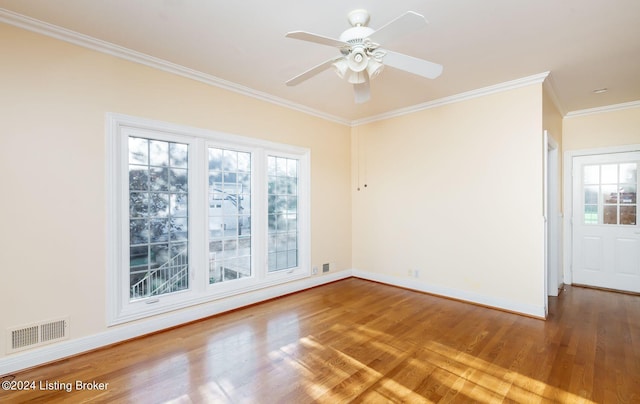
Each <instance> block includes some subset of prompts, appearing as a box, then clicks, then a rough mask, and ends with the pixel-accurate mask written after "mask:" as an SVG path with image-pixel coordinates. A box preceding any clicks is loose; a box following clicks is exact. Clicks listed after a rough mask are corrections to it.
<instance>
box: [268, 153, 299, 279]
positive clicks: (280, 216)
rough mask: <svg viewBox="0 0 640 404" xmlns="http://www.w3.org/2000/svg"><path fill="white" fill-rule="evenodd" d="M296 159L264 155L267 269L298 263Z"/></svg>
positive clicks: (286, 266) (283, 267) (291, 266)
mask: <svg viewBox="0 0 640 404" xmlns="http://www.w3.org/2000/svg"><path fill="white" fill-rule="evenodd" d="M298 163H299V162H298V160H297V159H290V158H285V157H274V156H269V157H268V158H267V172H268V173H269V180H268V184H267V189H268V198H267V201H268V211H269V217H268V232H269V243H268V252H269V255H268V261H269V262H268V265H267V266H268V270H269V271H270V272H273V271H279V270H283V269H288V268H294V267H296V266H298V250H297V245H298V227H297V214H298V188H297V183H298Z"/></svg>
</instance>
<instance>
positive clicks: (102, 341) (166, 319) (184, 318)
mask: <svg viewBox="0 0 640 404" xmlns="http://www.w3.org/2000/svg"><path fill="white" fill-rule="evenodd" d="M352 276H353V277H356V278H361V279H365V280H370V281H375V282H380V283H384V284H387V285H391V286H399V287H402V288H406V289H411V290H416V291H419V292H425V293H430V294H433V295H438V296H442V297H447V298H453V299H457V300H462V301H466V302H469V303H474V304H480V305H483V306H488V307H494V308H497V309H501V310H506V311H510V312H514V313H520V314H524V315H527V316H533V317H538V318H544V317H545V315H544V307H537V306H531V305H526V304H521V303H516V302H512V301H505V300H503V299H497V298H494V297H491V296H485V295H480V294H477V293H472V292H468V291H464V290H457V289H451V288H444V287H440V286H434V285H429V284H426V283H421V282H417V281H416V280H414V279H410V278H407V279H405V278H400V277H395V276H390V275H384V274H377V273H373V272H366V271H361V270H358V269H349V270H344V271H340V272H335V273H331V274H327V275H324V276H313V277H310V278H306V279H303V280H300V281H296V282H291V283H287V284H283V285H278V286H274V287H271V288H266V289H262V290H258V291H255V292H251V293H246V294H242V295H238V296H234V297H230V298H228V299H224V300H221V301H215V302H211V303H208V304H202V305H198V306H196V307H193V308H191V309H187V310H182V311H179V312H176V313H170V314H168V315H164V316H158V317H157V318H156V317H153V318H150V319H147V320H142V321H140V322H136V323H132V324H123V325H120V326H116V327H113V328H110V329H108V330H106V331H103V332H100V333H98V334H94V335H89V336H86V337H82V338H76V339H72V340H67V341H62V342H59V343H56V344H52V345H46V346H43V347H39V348H36V349H32V350H30V351H23V352H19V353H15V354H12V355H9V356H7V357H4V358H1V359H0V376H2V375H7V374H11V373H15V372H18V371H20V370H24V369H28V368H31V367H34V366H38V365H42V364H45V363H49V362H53V361H56V360H59V359H62V358H66V357H69V356H73V355H77V354H80V353H83V352H87V351H91V350H93V349H97V348H101V347H105V346H107V345H111V344H115V343H118V342H122V341H125V340H128V339H132V338H136V337H140V336H142V335H145V334H149V333H153V332H157V331H161V330H163V329H166V328H170V327H175V326H177V325H180V324H185V323H188V322H191V321H195V320H199V319H203V318H206V317H210V316H213V315H215V314H220V313H224V312H226V311H230V310H234V309H238V308H241V307H244V306H248V305H251V304H255V303H259V302H262V301H265V300H269V299H273V298H275V297H279V296H283V295H287V294H290V293H294V292H299V291H301V290H304V289H308V288H312V287H315V286H320V285H323V284H326V283H330V282H334V281H338V280H341V279H346V278H349V277H352Z"/></svg>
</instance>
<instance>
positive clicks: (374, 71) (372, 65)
mask: <svg viewBox="0 0 640 404" xmlns="http://www.w3.org/2000/svg"><path fill="white" fill-rule="evenodd" d="M382 70H384V65H383V64H382V63H380V62H378V61H377V60H375V59H373V58H371V59H369V64H368V65H367V74H368V75H369V79H373V78H375V77H377V76H378V75H379V74H380V73H381V72H382Z"/></svg>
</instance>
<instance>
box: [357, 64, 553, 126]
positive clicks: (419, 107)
mask: <svg viewBox="0 0 640 404" xmlns="http://www.w3.org/2000/svg"><path fill="white" fill-rule="evenodd" d="M548 76H549V72H548V71H547V72H544V73H539V74H535V75H533V76H528V77H523V78H521V79H516V80H511V81H506V82H504V83H500V84H495V85H492V86H488V87H482V88H479V89H477V90H471V91H467V92H464V93H460V94H455V95H452V96H449V97H444V98H439V99H437V100H433V101H428V102H425V103H422V104H416V105H412V106H410V107H406V108H400V109H396V110H394V111H390V112H385V113H383V114H380V115H375V116H371V117H368V118H363V119H359V120H356V121H353V122H351V126H359V125H364V124H367V123H372V122H376V121H382V120H385V119H390V118H395V117H399V116H402V115H407V114H411V113H414V112H418V111H423V110H425V109H431V108H437V107H441V106H443V105H447V104H453V103H456V102H460V101H466V100H471V99H473V98H478V97H484V96H486V95H489V94H495V93H500V92H503V91H509V90H513V89H516V88H520V87H525V86H529V85H532V84H540V83H543V82H544V81H545V79H546V78H547V77H548Z"/></svg>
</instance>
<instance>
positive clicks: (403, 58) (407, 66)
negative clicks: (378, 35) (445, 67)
mask: <svg viewBox="0 0 640 404" xmlns="http://www.w3.org/2000/svg"><path fill="white" fill-rule="evenodd" d="M385 52H386V53H387V54H386V55H385V56H384V59H383V63H384V65H385V66H390V67H395V68H396V69H400V70H404V71H406V72H409V73H413V74H417V75H418V76H422V77H426V78H428V79H435V78H436V77H438V76H440V74H442V65H439V64H437V63H433V62H429V61H427V60H423V59H418V58H414V57H413V56H409V55H405V54H402V53H398V52H392V51H389V50H386V49H385Z"/></svg>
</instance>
